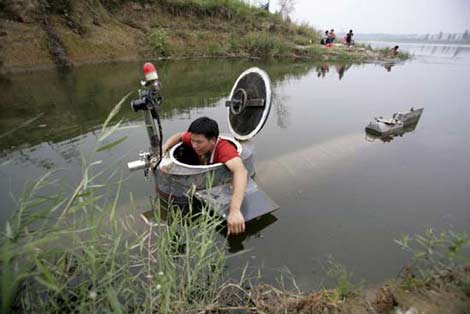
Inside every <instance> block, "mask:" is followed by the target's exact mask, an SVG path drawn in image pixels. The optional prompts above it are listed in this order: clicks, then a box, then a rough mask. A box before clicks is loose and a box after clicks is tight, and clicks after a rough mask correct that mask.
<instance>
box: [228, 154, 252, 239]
mask: <svg viewBox="0 0 470 314" xmlns="http://www.w3.org/2000/svg"><path fill="white" fill-rule="evenodd" d="M225 165H226V166H227V168H229V169H230V171H231V172H232V175H233V178H232V188H233V192H232V200H231V201H230V213H229V215H228V218H227V224H228V235H230V234H239V233H242V232H244V231H245V219H244V218H243V215H242V213H241V212H240V207H241V206H242V202H243V197H245V189H246V182H247V176H248V171H246V168H245V166H244V165H243V162H242V159H241V158H240V157H235V158H232V159H230V160H229V161H227V162H226V163H225Z"/></svg>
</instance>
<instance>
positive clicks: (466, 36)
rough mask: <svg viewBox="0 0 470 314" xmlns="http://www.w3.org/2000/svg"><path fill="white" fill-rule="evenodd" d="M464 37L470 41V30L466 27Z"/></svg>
mask: <svg viewBox="0 0 470 314" xmlns="http://www.w3.org/2000/svg"><path fill="white" fill-rule="evenodd" d="M462 39H463V40H466V41H470V32H469V31H468V29H466V30H465V32H464V33H463V34H462Z"/></svg>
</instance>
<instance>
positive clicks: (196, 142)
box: [191, 133, 215, 156]
mask: <svg viewBox="0 0 470 314" xmlns="http://www.w3.org/2000/svg"><path fill="white" fill-rule="evenodd" d="M191 145H192V146H193V149H194V151H195V152H196V154H198V155H199V156H203V155H205V154H207V153H209V152H210V151H212V147H213V146H214V145H215V138H211V139H210V140H209V139H207V137H205V136H204V135H203V134H195V133H191Z"/></svg>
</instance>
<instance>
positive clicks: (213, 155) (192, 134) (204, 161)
mask: <svg viewBox="0 0 470 314" xmlns="http://www.w3.org/2000/svg"><path fill="white" fill-rule="evenodd" d="M179 142H183V143H184V145H186V146H188V147H191V148H192V149H193V150H194V152H195V153H196V154H197V156H198V158H199V163H200V164H201V165H210V164H216V163H223V164H224V165H225V166H226V167H227V168H228V169H229V170H230V171H231V172H232V174H233V177H232V187H233V194H232V199H231V201H230V211H229V215H228V218H227V226H228V234H229V235H230V234H239V233H242V232H244V231H245V220H244V218H243V215H242V213H241V210H240V208H241V205H242V202H243V197H244V195H245V189H246V183H247V176H248V171H247V170H246V169H245V166H244V165H243V161H242V159H241V158H240V155H239V154H238V152H237V150H236V148H235V147H234V146H233V145H232V144H230V142H228V141H226V140H224V139H221V138H219V126H218V125H217V122H215V121H214V120H212V119H210V118H208V117H201V118H198V119H196V120H194V121H193V122H192V123H191V125H190V126H189V128H188V131H187V132H182V133H176V134H174V135H172V136H171V137H170V138H168V140H167V141H166V142H165V144H163V146H162V150H163V153H166V152H167V151H168V150H169V149H170V148H171V147H173V146H175V145H176V144H178V143H179Z"/></svg>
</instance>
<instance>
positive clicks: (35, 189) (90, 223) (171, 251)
mask: <svg viewBox="0 0 470 314" xmlns="http://www.w3.org/2000/svg"><path fill="white" fill-rule="evenodd" d="M123 101H124V99H123V100H122V101H121V102H120V103H119V104H118V105H117V106H116V107H115V108H114V110H113V111H112V112H111V114H110V115H109V116H108V118H107V119H106V121H105V123H104V125H103V128H102V130H101V132H100V136H99V139H98V140H97V143H96V145H95V147H94V149H93V150H92V152H91V153H90V155H89V156H83V157H82V178H81V180H79V182H77V184H76V185H75V186H74V187H73V188H72V189H67V188H64V185H63V183H62V182H61V179H60V175H61V174H60V172H58V171H56V172H49V173H47V174H45V175H44V176H42V177H41V178H39V179H38V180H36V181H35V182H31V183H30V184H28V185H27V186H26V187H25V190H24V192H23V194H22V195H21V196H20V197H19V198H18V202H17V203H18V208H17V210H16V211H15V213H14V215H13V216H12V217H11V218H10V219H9V220H8V221H7V223H6V225H5V228H4V232H3V234H2V238H1V243H0V255H1V272H0V273H1V279H0V294H1V299H2V303H1V312H2V313H72V312H73V313H97V312H98V313H104V312H106V313H107V312H114V313H129V312H144V313H154V312H160V313H183V312H187V311H190V310H195V311H199V310H202V309H204V308H205V307H206V306H208V305H210V304H213V302H214V300H215V298H216V292H217V291H218V287H219V285H220V284H221V282H222V278H223V276H222V275H223V270H224V262H225V255H224V254H225V253H224V252H225V251H224V249H223V248H222V247H220V246H219V245H217V243H216V241H215V240H216V232H217V229H218V227H219V225H220V221H219V220H218V219H216V218H214V217H213V216H212V215H209V214H208V212H207V209H204V208H203V209H202V211H201V212H198V214H195V213H194V214H193V215H190V218H189V217H186V216H183V215H182V213H181V211H178V210H173V211H169V213H168V217H166V219H163V217H162V216H161V215H160V214H159V211H158V210H156V211H155V212H154V217H153V220H152V223H149V224H145V223H143V222H142V220H141V219H140V217H139V212H140V209H137V208H136V205H135V202H134V199H133V195H132V193H130V194H129V195H128V196H127V195H122V193H121V186H122V183H123V182H124V179H123V177H124V176H125V175H124V174H123V171H121V170H120V169H119V164H116V163H113V164H110V165H104V162H102V161H101V160H98V159H97V156H99V154H98V153H99V152H101V151H105V150H108V149H111V148H113V147H114V146H116V145H119V144H120V143H121V142H122V141H123V140H124V139H125V137H118V136H117V133H119V132H121V131H123V130H124V129H126V128H127V127H126V126H123V121H119V122H117V123H113V124H111V121H112V120H113V118H114V117H115V116H116V114H117V112H118V111H119V108H120V106H121V104H122V102H123ZM123 198H128V199H127V200H126V201H124V202H122V201H123ZM119 203H128V204H129V205H128V208H125V209H123V208H119V206H118V204H119ZM150 206H152V208H155V209H159V208H160V203H159V201H158V200H155V201H154V202H151V203H150V204H149V207H150ZM190 213H193V211H192V208H190Z"/></svg>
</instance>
